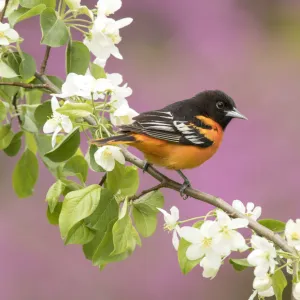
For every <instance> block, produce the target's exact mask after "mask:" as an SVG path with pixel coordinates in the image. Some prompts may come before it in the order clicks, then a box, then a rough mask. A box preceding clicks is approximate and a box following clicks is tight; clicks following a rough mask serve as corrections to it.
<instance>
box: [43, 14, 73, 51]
mask: <svg viewBox="0 0 300 300" xmlns="http://www.w3.org/2000/svg"><path fill="white" fill-rule="evenodd" d="M41 28H42V40H41V43H42V44H44V45H48V46H50V47H60V46H63V45H66V44H67V43H68V41H69V31H68V28H67V26H66V24H65V23H64V21H63V20H61V19H60V18H59V17H58V16H57V14H56V12H55V10H54V9H53V8H46V9H45V10H44V11H43V12H42V13H41Z"/></svg>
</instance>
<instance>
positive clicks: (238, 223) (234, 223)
mask: <svg viewBox="0 0 300 300" xmlns="http://www.w3.org/2000/svg"><path fill="white" fill-rule="evenodd" d="M248 224H249V221H248V220H247V219H242V218H236V219H233V220H231V222H230V226H228V227H229V228H230V229H238V228H246V227H247V226H248Z"/></svg>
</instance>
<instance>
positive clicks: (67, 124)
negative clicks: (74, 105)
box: [61, 117, 73, 133]
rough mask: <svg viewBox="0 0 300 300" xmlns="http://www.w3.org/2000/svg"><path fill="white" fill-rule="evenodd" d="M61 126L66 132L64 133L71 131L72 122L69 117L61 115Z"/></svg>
mask: <svg viewBox="0 0 300 300" xmlns="http://www.w3.org/2000/svg"><path fill="white" fill-rule="evenodd" d="M61 126H62V128H63V130H64V132H66V133H69V132H71V131H72V129H73V124H72V122H71V120H70V119H69V117H63V119H62V121H61Z"/></svg>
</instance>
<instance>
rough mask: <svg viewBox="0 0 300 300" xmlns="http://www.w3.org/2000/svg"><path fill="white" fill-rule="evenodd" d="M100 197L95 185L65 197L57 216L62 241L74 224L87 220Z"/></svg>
mask: <svg viewBox="0 0 300 300" xmlns="http://www.w3.org/2000/svg"><path fill="white" fill-rule="evenodd" d="M100 195H101V187H100V186H99V185H97V184H93V185H90V186H88V187H86V188H83V189H81V190H77V191H73V192H70V193H68V194H67V195H66V197H65V199H64V201H63V206H62V210H61V214H60V216H59V228H60V233H61V236H62V238H63V239H65V238H66V237H67V235H68V233H69V231H70V230H71V228H72V227H73V226H74V225H75V224H76V223H78V222H80V221H81V220H83V219H84V218H87V217H88V216H90V215H91V214H92V213H93V212H94V211H95V209H96V208H97V206H98V204H99V201H100Z"/></svg>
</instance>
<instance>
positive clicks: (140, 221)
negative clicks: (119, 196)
mask: <svg viewBox="0 0 300 300" xmlns="http://www.w3.org/2000/svg"><path fill="white" fill-rule="evenodd" d="M132 213H133V220H134V223H135V225H136V228H137V230H138V231H139V233H140V234H141V235H142V236H143V237H149V236H151V235H152V234H153V233H154V232H155V230H156V225H157V214H149V215H148V214H144V213H142V212H141V211H139V210H138V209H136V208H135V207H133V211H132Z"/></svg>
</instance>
